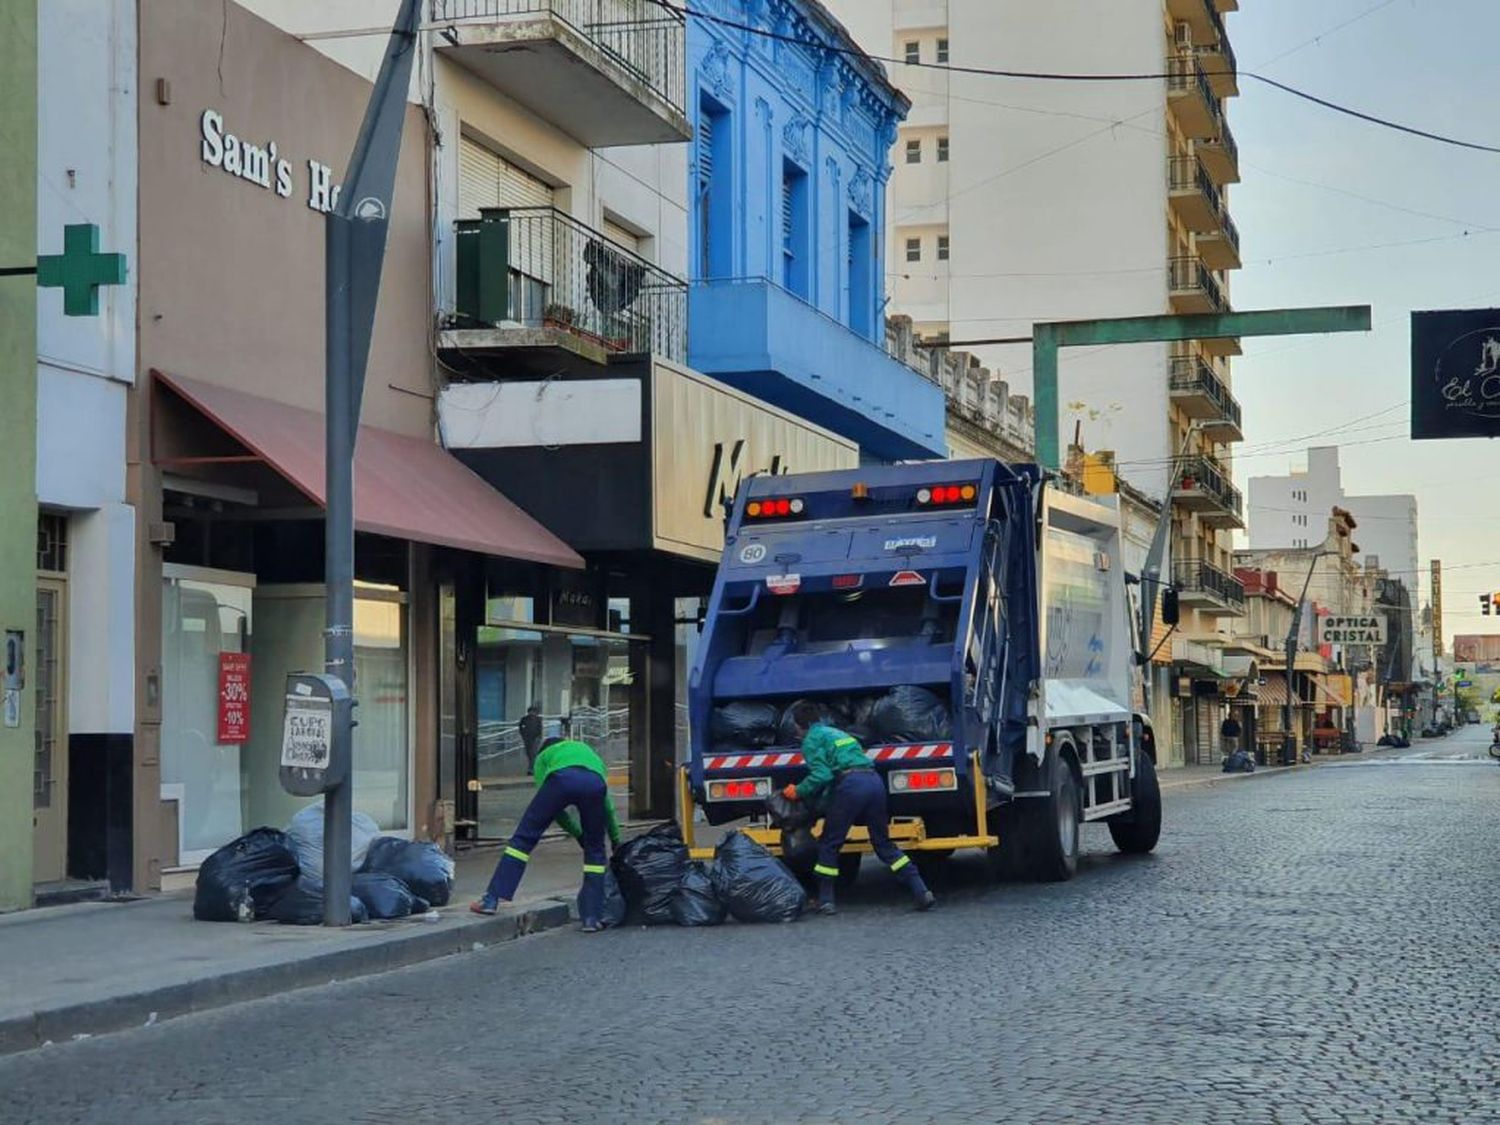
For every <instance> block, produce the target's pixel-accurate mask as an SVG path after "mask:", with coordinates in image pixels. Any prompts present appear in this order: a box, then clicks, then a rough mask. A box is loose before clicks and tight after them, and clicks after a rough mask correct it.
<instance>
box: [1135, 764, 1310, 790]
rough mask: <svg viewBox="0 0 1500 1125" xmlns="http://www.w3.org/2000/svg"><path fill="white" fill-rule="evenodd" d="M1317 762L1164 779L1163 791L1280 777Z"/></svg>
mask: <svg viewBox="0 0 1500 1125" xmlns="http://www.w3.org/2000/svg"><path fill="white" fill-rule="evenodd" d="M1316 768H1317V763H1316V762H1308V763H1302V764H1298V765H1295V766H1260V767H1259V768H1257V769H1256V771H1255V772H1254V773H1216V774H1212V775H1210V776H1208V777H1189V778H1184V779H1183V780H1181V781H1169V780H1163V781H1162V782H1161V783H1160V784H1161V791H1162V792H1163V793H1170V792H1171V791H1172V790H1174V789H1203V788H1205V787H1207V786H1210V785H1230V784H1234V783H1236V782H1240V781H1249V780H1251V779H1252V778H1257V777H1279V776H1281V775H1282V774H1288V773H1292V772H1293V771H1295V770H1299V769H1301V770H1308V769H1316Z"/></svg>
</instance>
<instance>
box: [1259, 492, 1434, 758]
mask: <svg viewBox="0 0 1500 1125" xmlns="http://www.w3.org/2000/svg"><path fill="white" fill-rule="evenodd" d="M1357 527H1358V523H1357V521H1356V520H1355V519H1354V517H1353V516H1352V515H1351V514H1350V513H1349V512H1348V511H1346V510H1345V509H1343V508H1334V509H1333V511H1332V513H1331V515H1329V516H1328V517H1327V518H1326V520H1325V522H1324V535H1323V537H1322V538H1321V539H1319V540H1317V541H1316V542H1314V543H1313V544H1312V545H1310V546H1307V547H1287V548H1280V549H1271V550H1242V551H1236V552H1235V556H1234V557H1235V564H1236V566H1237V567H1238V568H1241V569H1246V570H1253V571H1261V572H1275V573H1276V575H1277V576H1278V581H1279V588H1280V589H1281V590H1283V591H1286V592H1288V593H1289V594H1290V595H1291V597H1292V598H1293V599H1296V598H1298V597H1299V596H1300V597H1302V598H1303V599H1304V604H1303V609H1302V614H1303V621H1304V622H1305V623H1307V626H1308V628H1309V629H1311V630H1312V634H1311V637H1308V636H1307V634H1302V639H1300V640H1299V644H1298V647H1299V649H1301V648H1302V646H1303V645H1304V644H1307V645H1310V646H1311V647H1309V648H1308V649H1307V650H1306V651H1308V652H1316V653H1317V655H1318V656H1319V657H1320V658H1321V660H1322V661H1323V662H1324V665H1323V667H1322V668H1313V667H1312V666H1311V665H1310V664H1309V666H1308V667H1307V668H1306V669H1304V668H1303V667H1302V665H1301V664H1299V665H1298V666H1297V667H1296V668H1294V669H1293V672H1300V671H1306V672H1307V673H1308V674H1309V676H1310V680H1311V695H1307V694H1305V692H1304V694H1303V695H1302V696H1299V697H1297V698H1300V699H1301V701H1302V702H1310V703H1311V704H1312V706H1313V716H1314V725H1313V730H1312V738H1313V742H1314V744H1315V745H1316V746H1317V747H1319V748H1321V749H1334V750H1337V749H1338V748H1339V747H1340V746H1343V745H1347V744H1348V743H1349V742H1352V741H1359V742H1370V743H1373V742H1374V741H1375V740H1376V739H1378V738H1379V737H1380V736H1381V735H1383V734H1384V733H1385V730H1386V726H1385V724H1386V718H1385V716H1384V711H1385V705H1384V703H1383V696H1384V692H1383V690H1382V688H1381V685H1382V684H1383V683H1384V682H1385V681H1384V680H1383V679H1382V662H1383V661H1384V660H1386V659H1388V657H1389V653H1388V651H1387V647H1383V646H1376V645H1363V644H1350V645H1344V644H1322V645H1318V644H1316V640H1317V632H1316V627H1315V622H1316V619H1317V618H1320V617H1324V616H1329V615H1334V616H1349V615H1358V616H1365V615H1369V614H1371V613H1374V612H1376V611H1377V609H1378V608H1379V607H1380V605H1381V598H1382V595H1383V594H1388V593H1389V591H1386V590H1384V589H1383V586H1382V583H1383V582H1384V581H1385V580H1386V579H1387V577H1388V576H1387V575H1386V574H1385V573H1384V572H1383V571H1380V570H1378V569H1376V568H1373V567H1368V566H1365V565H1364V564H1362V563H1361V562H1360V561H1359V559H1358V557H1357V556H1358V555H1359V546H1358V543H1357V542H1356V540H1355V538H1354V535H1355V531H1356V528H1357ZM1295 604H1296V602H1295V601H1294V602H1293V605H1295ZM1241 635H1242V636H1248V637H1249V638H1250V640H1251V642H1252V643H1254V644H1263V645H1264V647H1266V648H1269V649H1274V648H1276V647H1277V645H1278V643H1279V644H1280V646H1281V647H1282V649H1283V655H1282V659H1281V664H1280V666H1281V669H1282V670H1283V671H1285V668H1286V665H1285V657H1284V649H1285V640H1286V637H1285V633H1283V634H1282V636H1281V639H1280V641H1279V642H1278V641H1277V638H1275V637H1274V636H1270V635H1269V634H1264V635H1263V634H1259V633H1253V632H1251V631H1250V630H1248V629H1245V630H1243V631H1242V633H1241ZM1300 659H1301V658H1300V656H1299V660H1300ZM1264 666H1265V667H1267V668H1275V667H1276V663H1275V661H1274V658H1273V659H1272V660H1270V661H1268V662H1267V663H1266V664H1265V665H1264ZM1405 680H1406V677H1404V676H1403V677H1400V681H1399V682H1402V683H1404V682H1405ZM1291 687H1292V690H1293V692H1294V693H1295V692H1296V691H1297V690H1298V685H1297V684H1296V683H1295V682H1294V683H1293V684H1292V685H1291Z"/></svg>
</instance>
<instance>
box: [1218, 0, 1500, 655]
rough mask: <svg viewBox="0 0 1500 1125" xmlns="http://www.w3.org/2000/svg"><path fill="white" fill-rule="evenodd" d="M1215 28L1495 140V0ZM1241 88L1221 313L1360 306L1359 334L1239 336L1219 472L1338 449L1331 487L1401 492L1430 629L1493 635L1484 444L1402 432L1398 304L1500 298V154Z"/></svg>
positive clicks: (1387, 110)
mask: <svg viewBox="0 0 1500 1125" xmlns="http://www.w3.org/2000/svg"><path fill="white" fill-rule="evenodd" d="M1225 18H1226V21H1227V24H1228V28H1229V33H1230V38H1231V40H1232V41H1233V43H1234V49H1235V54H1236V56H1237V57H1238V60H1239V66H1240V70H1241V71H1242V72H1246V71H1251V72H1263V73H1264V74H1266V75H1267V76H1268V77H1271V78H1275V79H1277V80H1278V81H1282V82H1286V83H1289V84H1291V85H1294V86H1297V87H1299V88H1302V89H1305V90H1307V91H1308V92H1310V93H1314V94H1317V95H1318V96H1320V97H1323V98H1326V99H1328V100H1330V101H1335V102H1340V103H1343V104H1347V105H1350V106H1353V107H1355V108H1358V109H1360V110H1362V111H1364V112H1367V113H1372V114H1375V115H1378V116H1382V117H1387V118H1390V119H1393V120H1397V121H1400V122H1403V123H1405V124H1410V125H1414V126H1417V127H1419V128H1423V129H1427V130H1429V131H1432V132H1437V133H1444V134H1449V135H1453V136H1457V137H1460V138H1463V139H1466V140H1472V141H1476V142H1479V143H1483V144H1490V145H1496V146H1500V112H1497V110H1500V86H1497V84H1496V81H1495V77H1494V76H1495V74H1496V69H1497V68H1496V55H1497V45H1500V0H1244V2H1243V3H1242V5H1241V10H1240V11H1239V12H1236V13H1231V14H1229V15H1227V16H1226V17H1225ZM1240 88H1241V91H1242V92H1241V96H1240V97H1239V98H1237V99H1234V100H1233V101H1232V102H1231V105H1230V111H1229V120H1230V124H1231V125H1232V126H1233V128H1234V132H1235V137H1236V139H1237V140H1238V142H1239V149H1240V157H1241V175H1242V181H1243V182H1242V183H1240V184H1239V185H1237V186H1236V187H1235V188H1234V189H1233V190H1232V191H1231V194H1230V205H1231V211H1232V213H1233V215H1234V218H1235V222H1236V223H1237V224H1238V226H1239V229H1240V236H1241V243H1242V248H1243V255H1244V263H1245V268H1244V269H1243V270H1241V271H1239V272H1238V273H1236V274H1235V275H1234V277H1233V280H1232V295H1233V298H1232V299H1233V303H1234V307H1235V308H1236V310H1250V309H1260V308H1277V307H1285V306H1299V305H1343V304H1368V305H1371V306H1372V307H1373V318H1374V330H1373V331H1372V332H1371V333H1369V334H1367V335H1341V336H1324V337H1304V338H1296V339H1275V338H1268V339H1260V340H1252V339H1247V340H1245V342H1244V348H1245V354H1244V356H1243V357H1241V358H1239V359H1237V360H1235V361H1234V364H1233V381H1234V390H1235V394H1236V396H1237V397H1238V398H1239V400H1240V403H1241V405H1242V407H1243V409H1244V422H1245V424H1244V430H1245V434H1246V437H1247V440H1246V442H1245V443H1244V444H1243V445H1241V446H1239V447H1238V449H1237V450H1236V453H1235V476H1236V478H1237V479H1238V481H1239V483H1240V485H1241V486H1242V487H1243V486H1245V485H1246V484H1247V483H1248V481H1249V478H1250V477H1251V476H1258V475H1269V474H1282V473H1285V472H1287V471H1288V470H1289V469H1290V468H1293V467H1301V464H1302V462H1303V457H1302V456H1301V453H1300V451H1302V450H1303V449H1305V447H1306V446H1308V445H1329V444H1339V445H1341V446H1342V447H1343V449H1342V454H1341V461H1342V468H1343V482H1344V489H1345V491H1346V492H1347V493H1351V494H1368V493H1387V492H1398V493H1399V492H1410V493H1414V494H1415V495H1416V497H1417V503H1418V512H1419V521H1420V526H1419V536H1420V550H1421V553H1422V556H1423V558H1424V560H1426V559H1432V558H1439V559H1441V560H1442V561H1443V568H1444V574H1443V587H1444V591H1443V592H1444V598H1443V617H1444V622H1443V624H1444V633H1445V634H1447V635H1448V636H1449V637H1450V638H1451V635H1452V634H1453V633H1454V632H1500V619H1496V618H1486V617H1483V616H1481V615H1480V611H1479V602H1478V595H1479V594H1480V593H1481V592H1484V591H1495V590H1500V502H1497V497H1496V493H1497V492H1500V444H1497V443H1495V442H1492V441H1486V440H1482V439H1479V440H1472V439H1471V440H1457V441H1453V440H1450V441H1422V442H1413V441H1411V440H1410V439H1409V438H1407V437H1406V436H1405V435H1406V434H1407V432H1408V427H1409V406H1408V403H1409V401H1410V397H1411V392H1410V385H1411V371H1410V322H1409V318H1410V314H1411V312H1412V311H1413V310H1418V309H1447V308H1494V307H1500V155H1497V154H1492V153H1479V152H1468V151H1464V150H1460V149H1456V148H1451V147H1446V146H1442V145H1439V144H1435V143H1433V142H1431V141H1427V140H1421V139H1418V138H1415V137H1406V136H1402V135H1400V134H1398V133H1394V132H1391V131H1389V130H1385V129H1381V128H1377V127H1375V126H1372V125H1367V124H1364V123H1362V122H1359V121H1354V120H1350V119H1347V118H1341V117H1338V116H1335V115H1334V114H1332V113H1330V112H1329V111H1327V110H1324V109H1321V108H1319V107H1316V106H1312V105H1308V104H1305V103H1301V102H1299V101H1297V100H1295V99H1294V98H1292V97H1290V96H1289V95H1286V94H1283V93H1281V92H1279V91H1277V90H1274V89H1271V88H1269V87H1266V86H1264V85H1262V84H1260V83H1258V82H1255V81H1253V80H1250V79H1248V78H1244V79H1242V80H1241V83H1240ZM1299 439H1301V440H1299ZM1251 516H1252V518H1253V513H1251ZM1356 538H1357V535H1356ZM1427 585H1428V584H1427V581H1426V578H1425V576H1423V579H1422V586H1421V588H1422V593H1423V597H1424V599H1425V597H1426V596H1427Z"/></svg>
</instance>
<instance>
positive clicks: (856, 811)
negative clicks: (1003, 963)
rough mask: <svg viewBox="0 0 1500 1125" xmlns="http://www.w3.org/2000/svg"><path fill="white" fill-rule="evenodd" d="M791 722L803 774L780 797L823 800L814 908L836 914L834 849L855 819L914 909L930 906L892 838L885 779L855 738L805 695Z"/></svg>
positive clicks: (918, 875)
mask: <svg viewBox="0 0 1500 1125" xmlns="http://www.w3.org/2000/svg"><path fill="white" fill-rule="evenodd" d="M792 726H793V727H794V728H795V730H796V733H797V736H798V737H799V738H800V739H801V740H802V759H803V761H804V762H805V763H806V765H807V776H806V777H804V778H803V779H802V781H801V782H800V783H799V784H797V785H788V786H787V787H786V788H785V789H784V790H783V791H782V796H784V797H786V799H787V800H789V801H808V802H822V803H823V804H824V806H825V810H826V811H825V812H824V814H823V835H822V837H821V838H820V839H819V841H818V862H817V864H816V865H815V866H814V867H813V872H814V873H815V874H816V875H817V877H818V902H817V906H816V909H817V911H818V913H819V914H835V913H837V907H836V906H835V904H834V896H833V888H834V881H835V880H836V879H837V878H838V874H839V867H838V864H839V850H840V849H841V848H842V847H843V846H844V841H845V840H846V839H848V837H849V829H850V828H852V827H854V826H855V825H856V824H861V825H864V827H865V828H866V829H867V830H868V831H869V833H870V846H871V847H873V848H874V849H875V854H876V855H877V856H879V857H880V861H881V862H882V863H884V864H885V865H886V866H887V867H888V868H890V871H891V874H892V875H894V876H896V878H897V879H898V880H900V881H901V882H902V883H904V884H905V885H906V889H907V890H908V891H909V892H910V893H911V897H912V903H913V904H914V905H915V906H916V908H917V909H918V910H930V909H931V908H932V905H933V903H934V902H936V901H937V900H936V899H935V898H933V895H932V892H931V891H929V890H928V889H927V884H926V883H924V882H923V881H922V874H921V872H919V871H918V870H917V866H916V864H914V863H912V861H911V857H910V856H909V855H907V854H906V853H905V852H903V851H902V850H901V849H900V848H898V847H896V845H895V844H893V843H892V842H891V831H890V829H891V819H890V815H889V814H888V813H887V812H886V802H885V782H884V781H882V780H881V777H880V774H878V773H877V772H876V771H875V766H874V764H873V763H872V762H871V761H870V759H869V758H868V757H866V756H865V752H864V750H863V748H861V746H860V744H859V740H858V739H857V738H855V737H854V736H853V735H851V734H848V733H846V732H844V731H841V730H839V729H838V728H837V727H832V726H829V725H828V724H827V723H825V722H823V721H822V715H821V713H820V712H819V710H818V707H817V704H815V703H812V702H811V701H809V700H803V701H801V702H800V703H797V704H796V705H794V706H793V707H792Z"/></svg>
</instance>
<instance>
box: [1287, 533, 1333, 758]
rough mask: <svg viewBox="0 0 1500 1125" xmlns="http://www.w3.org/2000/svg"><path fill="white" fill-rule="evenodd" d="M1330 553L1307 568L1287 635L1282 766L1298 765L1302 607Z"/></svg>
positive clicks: (1314, 560) (1326, 553)
mask: <svg viewBox="0 0 1500 1125" xmlns="http://www.w3.org/2000/svg"><path fill="white" fill-rule="evenodd" d="M1328 553H1329V552H1327V551H1319V552H1318V553H1317V554H1315V555H1314V556H1313V557H1312V561H1311V562H1310V563H1309V564H1308V567H1307V578H1306V580H1305V581H1304V582H1303V583H1302V594H1301V596H1300V597H1298V599H1297V605H1296V608H1294V609H1293V610H1292V627H1291V629H1289V630H1288V631H1287V635H1286V702H1285V703H1284V704H1282V706H1281V764H1282V765H1284V766H1294V765H1296V764H1297V739H1296V737H1295V736H1294V734H1293V733H1292V684H1293V682H1294V680H1293V676H1295V675H1296V663H1297V634H1298V633H1300V632H1301V631H1302V606H1303V605H1304V604H1305V603H1306V602H1307V588H1308V587H1309V586H1311V585H1312V579H1313V571H1315V570H1317V569H1318V560H1319V559H1321V558H1325V557H1326V556H1327V555H1328Z"/></svg>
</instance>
